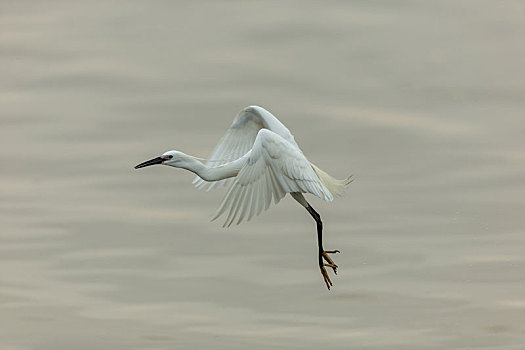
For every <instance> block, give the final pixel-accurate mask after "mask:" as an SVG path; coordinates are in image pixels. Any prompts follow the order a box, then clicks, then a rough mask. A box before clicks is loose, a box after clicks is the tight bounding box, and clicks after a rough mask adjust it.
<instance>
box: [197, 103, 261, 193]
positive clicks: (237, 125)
mask: <svg viewBox="0 0 525 350" xmlns="http://www.w3.org/2000/svg"><path fill="white" fill-rule="evenodd" d="M244 112H245V111H244V110H243V111H241V113H240V114H239V116H238V117H237V118H236V119H235V120H234V121H233V124H232V125H231V126H230V128H229V129H228V131H226V134H225V135H224V136H223V137H222V139H221V140H220V141H219V143H218V144H217V146H215V149H214V150H213V152H212V154H211V156H210V158H209V160H208V161H207V162H206V165H207V166H210V167H214V166H219V165H223V164H226V163H229V162H232V161H234V160H237V159H239V158H241V157H242V156H243V155H245V154H246V153H247V152H248V151H249V150H251V149H252V146H253V143H254V142H255V138H256V137H257V133H258V132H259V130H261V129H262V128H263V127H264V126H263V124H262V121H261V119H260V118H257V116H256V115H254V114H252V113H244ZM232 182H233V178H229V179H225V180H220V181H216V182H212V183H209V182H207V181H204V180H203V179H201V178H200V177H198V176H197V177H195V179H194V180H193V184H194V185H195V187H197V188H198V189H202V188H204V187H206V185H208V188H207V189H206V191H209V190H210V189H212V188H213V187H215V186H217V187H219V186H222V185H226V186H229V185H231V183H232Z"/></svg>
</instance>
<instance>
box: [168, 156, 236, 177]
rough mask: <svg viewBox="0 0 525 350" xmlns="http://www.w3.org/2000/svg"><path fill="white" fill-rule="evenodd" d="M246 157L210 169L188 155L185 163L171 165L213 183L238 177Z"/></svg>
mask: <svg viewBox="0 0 525 350" xmlns="http://www.w3.org/2000/svg"><path fill="white" fill-rule="evenodd" d="M243 162H244V157H241V158H239V159H237V160H235V161H233V162H230V163H226V164H224V165H219V166H216V167H209V166H207V165H205V164H203V163H202V162H201V161H200V160H198V159H197V158H195V157H192V156H189V155H186V157H185V159H184V161H182V162H181V163H179V164H177V165H171V164H167V165H171V166H174V167H176V168H181V169H186V170H189V171H191V172H192V173H195V174H196V175H197V176H199V177H200V178H201V179H203V180H205V181H208V182H211V181H219V180H223V179H227V178H229V177H234V176H237V174H238V173H239V171H240V170H241V168H242V164H243Z"/></svg>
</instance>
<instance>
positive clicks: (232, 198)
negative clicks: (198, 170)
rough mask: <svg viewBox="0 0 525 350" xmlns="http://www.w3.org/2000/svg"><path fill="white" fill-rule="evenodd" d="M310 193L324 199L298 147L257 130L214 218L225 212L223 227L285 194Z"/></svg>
mask: <svg viewBox="0 0 525 350" xmlns="http://www.w3.org/2000/svg"><path fill="white" fill-rule="evenodd" d="M290 192H302V193H312V194H314V195H316V196H317V197H319V198H321V199H324V200H326V201H331V200H333V195H332V194H331V193H330V191H329V190H328V189H327V188H326V187H325V185H324V184H323V182H322V181H321V179H320V178H319V177H318V175H317V173H316V172H315V170H314V169H313V168H312V166H311V165H310V163H309V161H308V160H307V159H306V157H305V156H304V154H303V153H302V152H301V150H300V149H299V148H298V147H297V146H296V145H295V144H292V143H291V142H289V141H287V140H285V139H284V138H283V137H281V136H279V135H278V134H276V133H274V132H272V131H270V130H268V129H260V130H259V131H258V133H257V136H256V139H255V142H254V144H253V147H252V149H251V151H250V154H249V155H247V158H246V161H245V164H244V165H243V167H242V168H241V170H240V171H239V174H238V175H237V176H236V177H235V178H234V180H233V184H232V186H231V187H230V189H229V191H228V193H227V194H226V196H225V197H224V200H223V201H222V203H221V206H220V207H219V209H218V210H217V213H216V214H215V216H214V217H213V220H214V219H216V218H218V217H219V216H221V215H222V214H223V213H224V212H226V211H228V215H227V218H226V221H225V222H224V226H230V225H231V224H232V223H233V222H234V221H236V223H237V224H239V223H241V222H242V221H243V220H244V218H245V217H248V220H250V219H251V218H252V216H253V215H259V214H260V213H261V212H262V210H263V209H264V210H266V209H268V207H269V206H270V204H271V202H272V199H273V202H274V203H275V204H277V203H278V202H279V201H280V200H281V199H282V198H283V197H284V196H285V195H286V193H290Z"/></svg>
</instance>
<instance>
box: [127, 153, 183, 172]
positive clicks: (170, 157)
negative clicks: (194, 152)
mask: <svg viewBox="0 0 525 350" xmlns="http://www.w3.org/2000/svg"><path fill="white" fill-rule="evenodd" d="M188 158H189V156H188V155H186V154H184V153H182V152H179V151H168V152H166V153H163V154H162V155H161V156H160V157H157V158H153V159H150V160H147V161H145V162H144V163H140V164H139V165H137V166H135V169H140V168H144V167H147V166H150V165H156V164H163V165H169V166H172V167H175V168H181V167H183V166H184V165H185V163H186V161H187V160H188Z"/></svg>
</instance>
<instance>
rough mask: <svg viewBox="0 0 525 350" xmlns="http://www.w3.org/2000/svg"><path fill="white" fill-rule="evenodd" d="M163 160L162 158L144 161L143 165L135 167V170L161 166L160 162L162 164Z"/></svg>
mask: <svg viewBox="0 0 525 350" xmlns="http://www.w3.org/2000/svg"><path fill="white" fill-rule="evenodd" d="M165 160H166V159H164V158H162V157H157V158H153V159H150V160H147V161H145V162H144V163H140V164H139V165H137V166H136V167H135V169H140V168H144V167H146V166H150V165H155V164H162V162H164V161H165Z"/></svg>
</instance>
